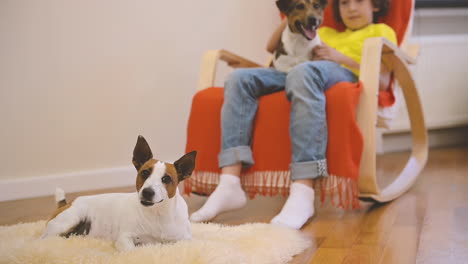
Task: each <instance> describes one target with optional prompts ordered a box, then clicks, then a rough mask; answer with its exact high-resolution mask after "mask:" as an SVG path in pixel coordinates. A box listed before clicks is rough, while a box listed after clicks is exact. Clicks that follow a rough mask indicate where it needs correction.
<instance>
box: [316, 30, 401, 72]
mask: <svg viewBox="0 0 468 264" xmlns="http://www.w3.org/2000/svg"><path fill="white" fill-rule="evenodd" d="M318 33H319V35H320V38H321V39H322V41H323V42H324V43H325V44H327V45H328V46H330V47H332V48H334V49H336V50H338V51H339V52H341V53H343V54H344V55H346V56H348V57H350V58H351V59H353V60H354V61H356V62H357V63H360V62H361V57H362V47H363V46H364V40H366V39H367V38H373V37H386V38H387V39H388V40H390V41H391V42H393V43H394V44H396V43H397V39H396V34H395V31H393V29H392V28H391V27H389V26H388V25H386V24H370V25H369V26H367V27H365V28H362V29H359V30H355V31H353V30H350V29H346V31H343V32H339V31H336V30H335V29H333V28H330V27H321V28H319V30H318ZM343 67H346V66H344V65H343ZM350 70H352V71H353V72H354V73H355V74H356V75H359V70H354V69H350Z"/></svg>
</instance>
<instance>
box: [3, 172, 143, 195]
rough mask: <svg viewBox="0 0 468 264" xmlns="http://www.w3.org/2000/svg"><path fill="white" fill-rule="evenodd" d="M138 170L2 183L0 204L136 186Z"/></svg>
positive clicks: (54, 176) (77, 174) (53, 176)
mask: <svg viewBox="0 0 468 264" xmlns="http://www.w3.org/2000/svg"><path fill="white" fill-rule="evenodd" d="M135 174H136V172H135V168H134V167H120V168H108V169H102V170H94V171H81V172H76V173H66V174H57V175H49V176H43V177H32V178H24V179H13V180H2V181H0V201H8V200H17V199H25V198H32V197H39V196H48V195H53V194H54V193H55V188H56V187H60V188H62V189H64V190H65V192H66V193H71V192H80V191H89V190H97V189H107V188H117V187H125V186H132V185H134V184H135Z"/></svg>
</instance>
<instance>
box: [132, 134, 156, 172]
mask: <svg viewBox="0 0 468 264" xmlns="http://www.w3.org/2000/svg"><path fill="white" fill-rule="evenodd" d="M152 158H153V153H152V152H151V149H150V147H149V145H148V142H146V139H145V138H144V137H143V136H138V139H137V143H136V145H135V149H134V150H133V160H132V162H133V165H135V168H136V169H137V171H138V170H140V168H141V166H143V164H145V162H147V161H148V160H150V159H152Z"/></svg>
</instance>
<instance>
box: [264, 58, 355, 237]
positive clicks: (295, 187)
mask: <svg viewBox="0 0 468 264" xmlns="http://www.w3.org/2000/svg"><path fill="white" fill-rule="evenodd" d="M342 81H347V82H355V81H356V76H355V75H354V74H353V73H352V72H351V71H349V70H347V69H345V68H343V67H341V66H340V65H338V64H337V63H334V62H330V61H313V62H306V63H303V64H300V65H298V66H296V67H295V68H293V69H292V70H291V72H290V73H289V74H288V76H287V79H286V94H287V96H288V99H289V100H290V101H291V120H290V135H291V144H292V164H291V179H292V181H293V184H292V185H291V190H290V196H289V198H288V201H286V204H285V205H284V207H283V209H282V211H281V212H280V214H279V215H277V216H276V217H275V218H274V219H273V220H272V223H276V224H281V225H285V226H289V227H292V228H296V229H299V228H301V227H302V225H304V223H305V222H306V221H307V220H308V219H309V218H310V217H312V216H313V214H314V205H313V202H314V190H313V189H312V188H311V187H310V184H304V183H312V180H313V179H315V178H318V177H322V176H328V169H327V161H326V148H327V141H328V131H327V120H326V113H325V103H326V102H325V91H326V90H327V89H328V88H329V87H331V86H333V85H334V84H336V83H338V82H342ZM304 181H305V182H304ZM299 185H300V186H299Z"/></svg>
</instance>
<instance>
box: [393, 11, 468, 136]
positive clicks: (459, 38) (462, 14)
mask: <svg viewBox="0 0 468 264" xmlns="http://www.w3.org/2000/svg"><path fill="white" fill-rule="evenodd" d="M466 21H468V8H457V9H451V8H445V9H444V8H427V9H417V10H416V12H415V16H414V23H413V31H412V33H413V34H412V36H411V38H410V39H409V42H411V43H415V44H418V45H419V46H420V52H419V57H418V60H417V64H416V66H412V68H413V73H414V78H415V81H416V85H417V87H418V89H419V95H420V98H421V102H422V106H423V110H424V114H425V121H426V126H427V127H428V129H440V128H452V127H461V126H467V125H468V104H467V103H466V102H467V100H468V89H466V87H467V83H466V76H467V75H468V27H467V26H468V24H467V23H466ZM399 99H403V97H401V98H399ZM402 101H404V100H400V102H402ZM396 110H397V111H396V116H397V118H396V119H395V122H394V124H393V126H392V128H391V129H390V130H387V131H385V133H395V132H402V131H408V130H409V127H410V125H409V121H408V114H407V111H406V108H405V107H397V109H396Z"/></svg>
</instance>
